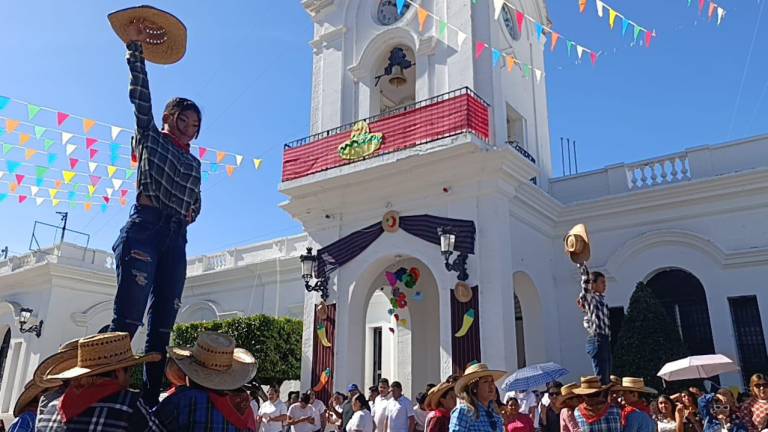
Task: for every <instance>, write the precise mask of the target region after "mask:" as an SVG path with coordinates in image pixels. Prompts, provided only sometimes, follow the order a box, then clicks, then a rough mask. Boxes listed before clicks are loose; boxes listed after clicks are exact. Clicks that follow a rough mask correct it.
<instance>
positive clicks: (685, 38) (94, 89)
mask: <svg viewBox="0 0 768 432" xmlns="http://www.w3.org/2000/svg"><path fill="white" fill-rule="evenodd" d="M359 1H367V0H359ZM455 1H458V0H455ZM478 1H480V2H482V1H488V0H478ZM762 2H763V3H766V2H768V0H762ZM694 3H696V1H694ZM763 3H760V2H758V1H757V0H738V1H737V0H720V3H719V4H720V5H721V6H722V7H724V8H725V9H726V10H727V11H728V13H727V15H726V17H725V19H724V21H723V23H722V25H721V26H720V27H717V26H716V25H715V23H714V22H707V21H706V18H702V17H700V16H698V14H697V11H696V8H695V6H692V7H691V8H688V7H687V0H645V1H642V2H638V1H632V0H612V1H610V2H608V5H610V6H612V7H614V8H615V9H617V10H618V11H619V12H621V13H622V14H624V15H626V16H627V17H628V18H630V19H632V20H634V21H636V22H638V23H639V24H641V25H643V26H646V27H649V28H655V29H656V32H657V37H656V38H655V39H654V41H653V44H652V47H651V48H650V49H646V48H643V47H632V46H630V42H631V41H630V37H629V33H631V31H630V32H628V36H627V37H626V38H622V37H621V33H620V25H617V26H616V28H615V29H614V30H613V31H610V30H609V28H608V22H607V18H603V19H600V18H598V17H597V16H596V14H595V12H594V1H592V0H590V7H589V8H588V10H587V12H586V13H585V14H583V15H581V14H579V13H578V7H577V4H578V2H577V1H576V0H554V1H550V2H549V12H550V16H551V19H552V21H553V22H554V26H553V28H554V29H555V30H556V31H559V32H560V33H561V34H563V35H564V36H565V37H568V38H570V39H572V40H574V41H576V42H578V43H580V44H582V45H583V46H586V47H589V48H593V49H595V50H598V51H603V55H602V56H601V57H600V59H599V61H598V65H597V67H592V66H591V65H590V64H589V63H588V62H587V63H584V64H575V62H574V59H573V58H568V57H567V55H566V54H565V50H564V49H563V46H561V47H560V48H558V50H556V51H555V53H552V54H549V53H548V54H547V60H546V61H547V64H546V70H547V76H546V82H547V86H548V88H547V90H548V98H549V101H548V102H549V116H550V130H551V137H552V145H553V158H554V163H553V166H554V167H555V171H556V174H558V173H559V172H560V154H559V148H560V144H559V137H561V136H562V137H570V138H572V139H575V140H576V141H577V142H578V148H579V168H580V169H581V170H582V171H583V170H588V169H595V168H599V167H602V166H605V165H608V164H611V163H616V162H621V161H634V160H639V159H645V158H649V157H653V156H656V155H661V154H665V153H670V152H675V151H679V150H683V149H684V148H686V147H692V146H697V145H703V144H715V143H719V142H723V141H728V140H731V139H736V138H741V137H746V136H752V135H758V134H762V133H766V132H768V95H766V92H768V74H766V73H765V71H766V69H768V50H766V47H765V45H766V44H768V25H761V26H756V24H757V23H758V17H760V14H761V9H764V8H765V5H764V4H763ZM153 4H154V5H155V6H157V7H160V8H163V9H167V10H170V11H172V12H174V13H175V14H176V15H178V16H179V17H180V18H182V20H183V21H184V22H185V23H186V25H187V27H188V28H189V40H188V50H187V54H186V57H185V58H184V59H183V61H182V62H180V63H178V64H176V65H172V66H169V67H160V66H156V65H150V66H149V74H150V84H151V89H152V94H153V100H154V101H155V113H156V115H157V118H159V115H160V110H161V109H162V105H163V104H164V103H165V102H166V101H167V100H168V99H170V98H171V97H173V96H185V97H188V98H190V99H193V100H194V101H196V102H197V103H198V104H199V105H200V106H201V107H202V109H203V127H202V133H201V135H200V139H199V144H200V145H203V146H208V147H212V148H216V149H221V150H226V151H230V152H234V153H240V154H244V155H246V158H248V157H262V158H263V159H264V163H263V165H262V168H261V170H259V171H258V172H257V171H255V170H253V167H252V165H250V166H247V164H248V163H249V162H248V160H247V159H246V161H245V162H244V163H243V166H244V168H242V169H240V170H238V171H237V172H236V173H235V175H234V176H233V177H231V178H230V177H227V176H226V175H224V174H221V173H220V174H217V175H215V176H212V177H210V179H209V181H208V182H207V183H205V184H204V191H203V212H202V215H201V216H200V218H199V219H198V222H197V223H195V224H194V225H192V226H191V227H190V230H189V243H188V247H187V251H188V254H189V256H193V255H199V254H204V253H213V252H216V251H220V250H222V249H225V248H230V247H235V246H238V245H244V244H249V243H254V242H257V241H263V240H268V239H271V238H275V237H279V236H284V235H289V234H295V233H299V232H300V231H301V228H300V226H299V225H298V224H297V223H295V222H294V221H292V220H291V218H290V217H289V216H288V215H287V214H285V213H284V212H283V211H282V210H280V209H279V208H278V207H277V204H278V203H280V202H281V201H283V200H284V199H285V197H284V196H282V195H281V194H280V193H278V192H277V185H278V182H279V179H280V169H281V152H282V144H283V143H284V142H287V141H290V140H292V139H294V138H300V137H302V136H305V135H307V133H308V132H307V131H308V123H309V102H310V98H309V93H310V84H311V83H310V78H311V64H312V63H311V61H312V57H311V56H312V54H311V50H310V47H309V45H308V41H309V40H310V39H311V37H312V34H311V32H312V26H311V22H310V19H309V16H308V15H307V14H306V13H305V12H304V11H303V9H302V7H301V5H300V2H299V1H298V0H282V1H276V2H268V1H222V2H217V3H216V6H215V7H214V6H213V5H214V3H207V4H206V7H201V4H202V3H199V2H170V1H157V2H153ZM85 5H86V3H71V2H57V1H49V0H45V1H38V2H22V1H11V2H8V3H7V4H5V5H4V7H3V18H2V21H3V27H2V28H3V32H4V34H5V40H4V44H3V58H4V65H3V67H2V68H0V95H4V96H10V97H13V98H16V99H20V100H24V101H27V102H31V103H34V104H38V105H42V106H46V107H51V108H56V109H59V110H62V111H65V112H69V113H72V114H76V115H81V116H85V117H89V118H93V119H95V120H99V121H102V122H106V123H110V124H115V125H119V126H126V127H131V126H132V124H133V123H132V111H131V106H130V104H129V102H128V98H127V84H128V70H127V67H126V65H125V62H124V60H123V58H124V48H123V46H122V45H121V43H120V41H119V40H118V39H117V38H116V36H115V35H114V34H113V33H112V30H111V28H110V27H109V24H108V22H107V19H106V15H107V13H108V12H110V11H112V10H116V9H120V8H123V7H127V6H130V5H132V4H131V3H129V2H125V1H100V2H96V3H91V2H89V3H87V6H85ZM766 14H768V12H766ZM606 15H607V14H606ZM766 20H768V18H765V16H762V21H766ZM753 38H754V40H755V43H754V47H753V49H752V50H751V55H750V47H751V46H752V41H753ZM469 46H471V45H470V44H466V45H465V49H468V48H467V47H469ZM748 56H750V59H749V65H748V67H747V59H748ZM585 60H586V58H585ZM8 109H9V110H13V109H14V107H12V106H9V108H8ZM15 109H18V107H16V108H15ZM18 113H21V114H19V115H18V116H19V117H22V120H24V112H23V111H18ZM6 114H8V115H12V114H15V112H14V111H9V112H6ZM0 115H5V114H3V113H0ZM44 115H45V114H44V113H42V114H40V116H41V117H38V119H40V121H43V120H44V119H45V116H44ZM65 129H72V130H73V131H75V132H79V131H78V130H77V129H79V128H78V127H75V126H72V125H71V124H69V123H66V124H65ZM7 138H8V137H7V136H6V137H3V138H0V140H4V141H8V140H7ZM54 148H58V149H60V150H61V149H62V148H61V146H60V145H57V146H56V147H54ZM17 150H18V149H17ZM104 151H106V150H104ZM60 152H61V153H63V150H61V151H60ZM62 159H63V160H64V161H66V159H65V158H64V155H63V154H62ZM3 165H4V164H2V163H0V166H2V168H0V169H5V167H4V166H3ZM82 169H83V167H82V166H80V167H78V170H82ZM3 180H6V179H3ZM6 189H7V184H0V192H5V191H6ZM39 195H40V196H43V193H39ZM56 210H66V208H62V207H61V206H60V207H58V208H56V209H54V208H52V207H51V206H50V203H45V204H43V205H42V206H40V207H36V206H35V204H34V202H30V201H27V202H26V203H25V204H23V205H19V204H17V203H16V202H15V200H11V199H9V200H7V201H5V202H3V203H0V226H2V230H0V248H1V247H3V246H6V245H7V246H9V248H10V250H11V251H12V252H17V253H18V252H23V251H25V250H27V248H28V246H29V239H30V235H31V233H32V227H33V223H34V221H35V220H39V221H43V222H47V223H52V224H56V223H58V216H57V215H56V214H55V211H56ZM127 213H128V209H127V208H126V209H121V208H119V207H117V206H112V207H110V209H109V211H107V212H106V213H101V212H100V211H98V210H95V211H93V212H90V213H86V212H84V211H83V209H82V208H76V209H71V210H70V218H69V227H70V228H72V229H75V230H78V231H83V232H86V233H89V234H90V235H91V236H92V237H91V246H93V247H97V248H103V249H109V248H110V246H111V244H112V242H113V241H114V239H115V237H116V236H117V233H118V231H119V229H120V227H121V226H122V225H123V223H124V222H125V220H126V218H127ZM51 234H52V233H51V232H50V231H46V232H45V234H44V238H42V239H41V243H48V244H50V242H51V240H50V238H51V237H52V235H51ZM78 240H79V239H78Z"/></svg>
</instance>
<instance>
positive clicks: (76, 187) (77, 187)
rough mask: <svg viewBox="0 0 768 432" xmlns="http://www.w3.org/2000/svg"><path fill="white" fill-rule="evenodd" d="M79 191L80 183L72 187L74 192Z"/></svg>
mask: <svg viewBox="0 0 768 432" xmlns="http://www.w3.org/2000/svg"><path fill="white" fill-rule="evenodd" d="M78 189H80V183H75V186H74V187H72V192H77V190H78Z"/></svg>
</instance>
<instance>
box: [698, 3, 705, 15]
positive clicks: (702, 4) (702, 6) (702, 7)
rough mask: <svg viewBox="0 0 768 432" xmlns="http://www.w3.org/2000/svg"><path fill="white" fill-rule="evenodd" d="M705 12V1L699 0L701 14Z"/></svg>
mask: <svg viewBox="0 0 768 432" xmlns="http://www.w3.org/2000/svg"><path fill="white" fill-rule="evenodd" d="M703 10H704V0H699V13H701V12H702V11H703Z"/></svg>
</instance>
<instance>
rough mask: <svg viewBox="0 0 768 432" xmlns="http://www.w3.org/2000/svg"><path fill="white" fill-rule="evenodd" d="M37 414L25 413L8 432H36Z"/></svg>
mask: <svg viewBox="0 0 768 432" xmlns="http://www.w3.org/2000/svg"><path fill="white" fill-rule="evenodd" d="M35 417H36V415H35V413H33V412H29V411H27V412H25V413H23V414H21V415H20V416H19V417H18V418H16V420H14V421H13V423H11V427H10V428H9V429H8V432H35Z"/></svg>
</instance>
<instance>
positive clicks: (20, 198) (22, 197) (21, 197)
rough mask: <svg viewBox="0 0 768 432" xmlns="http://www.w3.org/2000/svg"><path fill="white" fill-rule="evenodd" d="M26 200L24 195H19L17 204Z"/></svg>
mask: <svg viewBox="0 0 768 432" xmlns="http://www.w3.org/2000/svg"><path fill="white" fill-rule="evenodd" d="M26 200H27V196H26V195H19V204H22V203H24V201H26Z"/></svg>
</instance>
